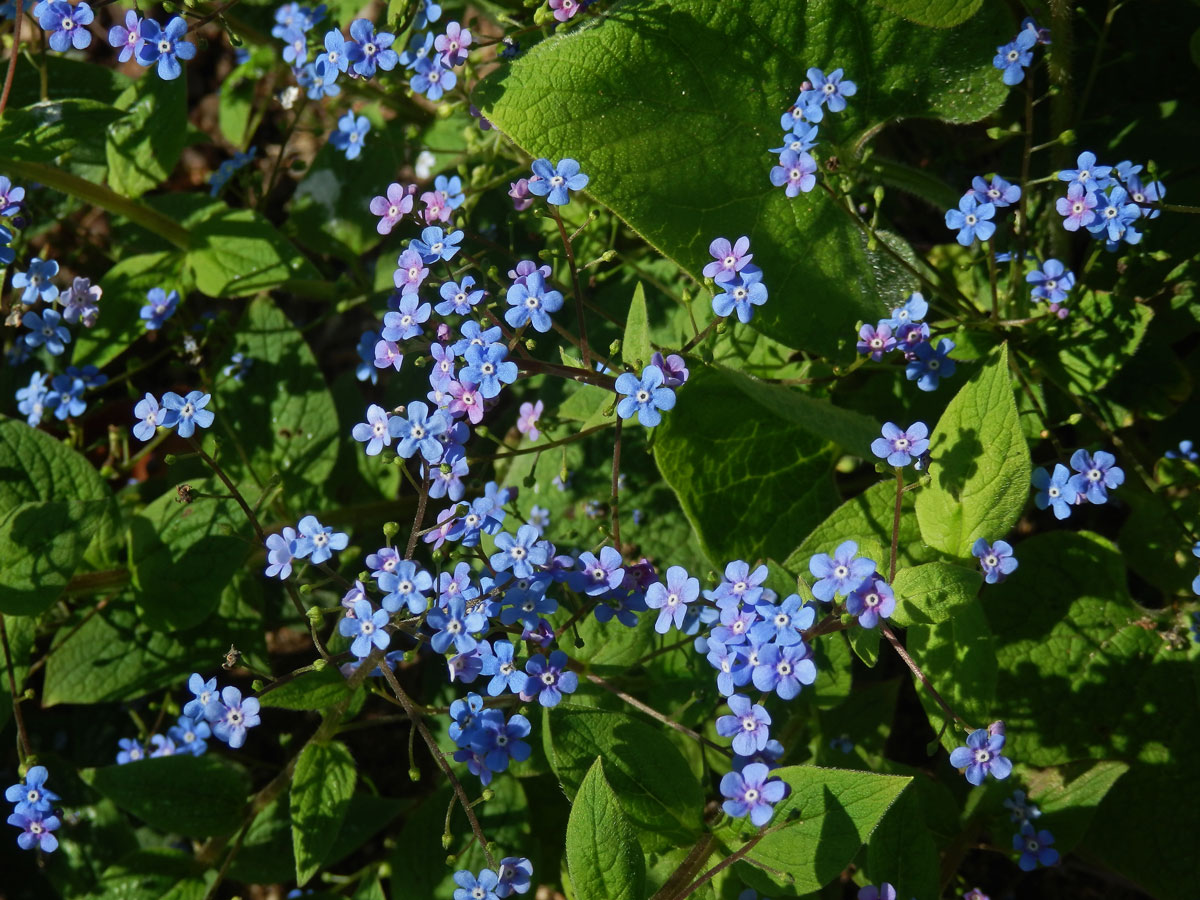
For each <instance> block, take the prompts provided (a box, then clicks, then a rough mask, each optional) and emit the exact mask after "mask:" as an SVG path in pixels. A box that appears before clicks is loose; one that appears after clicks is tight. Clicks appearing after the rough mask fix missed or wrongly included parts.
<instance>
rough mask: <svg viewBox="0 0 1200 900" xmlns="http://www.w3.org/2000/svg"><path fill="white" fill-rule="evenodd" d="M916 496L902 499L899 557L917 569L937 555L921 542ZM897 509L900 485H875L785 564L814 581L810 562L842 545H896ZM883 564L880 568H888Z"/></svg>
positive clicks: (832, 517) (833, 516)
mask: <svg viewBox="0 0 1200 900" xmlns="http://www.w3.org/2000/svg"><path fill="white" fill-rule="evenodd" d="M913 503H914V501H913V495H912V492H911V491H910V492H908V493H906V494H904V495H903V496H902V497H901V504H902V505H901V507H900V541H899V547H898V552H897V555H896V558H897V564H898V565H917V564H919V563H922V562H925V561H926V560H928V559H931V558H932V556H933V554H932V553H931V552H930V550H929V548H928V547H926V546H925V545H924V544H922V542H921V532H920V529H919V528H918V527H917V517H916V515H915V514H914V513H913ZM895 508H896V483H895V482H894V481H881V482H879V483H878V484H873V485H871V487H869V488H867V489H866V490H865V491H863V492H862V493H861V494H859V495H858V496H857V497H853V498H851V499H849V500H847V501H846V502H845V503H843V504H842V505H841V506H839V507H838V508H837V509H835V510H834V511H833V512H832V513H830V515H829V517H828V518H827V519H826V520H825V521H824V522H822V523H821V524H820V525H818V526H817V527H816V528H814V529H813V530H812V531H811V532H810V533H809V535H808V537H806V538H805V539H804V541H803V542H802V543H801V544H800V546H799V547H797V548H796V549H795V550H793V551H792V553H791V555H790V556H788V557H787V559H785V560H784V562H783V568H784V569H786V570H787V571H788V572H789V573H791V574H792V575H800V576H802V577H803V578H805V579H811V577H812V576H811V575H810V573H809V570H808V561H809V560H810V559H812V558H813V556H815V555H816V554H818V553H832V552H833V551H834V548H835V547H837V545H838V544H840V543H842V541H854V542H855V543H857V544H858V546H859V547H860V548H862V547H865V546H867V545H868V544H874V545H877V546H879V547H888V548H890V547H891V545H892V530H891V529H892V516H893V514H894V513H895ZM884 564H885V562H884V560H880V565H884Z"/></svg>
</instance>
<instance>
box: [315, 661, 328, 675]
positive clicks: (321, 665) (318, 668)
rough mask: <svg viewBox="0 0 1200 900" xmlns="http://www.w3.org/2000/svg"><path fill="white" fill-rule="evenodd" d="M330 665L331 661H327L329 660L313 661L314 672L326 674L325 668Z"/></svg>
mask: <svg viewBox="0 0 1200 900" xmlns="http://www.w3.org/2000/svg"><path fill="white" fill-rule="evenodd" d="M328 665H329V660H327V659H317V660H313V664H312V667H313V671H314V672H324V671H325V667H326V666H328Z"/></svg>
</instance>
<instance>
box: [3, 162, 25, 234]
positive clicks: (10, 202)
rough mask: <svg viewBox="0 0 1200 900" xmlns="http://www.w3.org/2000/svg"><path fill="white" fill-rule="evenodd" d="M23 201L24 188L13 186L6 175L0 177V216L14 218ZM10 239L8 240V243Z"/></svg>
mask: <svg viewBox="0 0 1200 900" xmlns="http://www.w3.org/2000/svg"><path fill="white" fill-rule="evenodd" d="M24 200H25V188H23V187H20V186H14V185H13V183H12V181H11V180H10V179H9V177H8V176H7V175H0V216H15V215H16V214H17V213H19V212H20V211H21V203H22V202H23V201H24ZM11 241H12V237H11V236H10V237H9V238H8V241H6V242H5V243H9V242H11Z"/></svg>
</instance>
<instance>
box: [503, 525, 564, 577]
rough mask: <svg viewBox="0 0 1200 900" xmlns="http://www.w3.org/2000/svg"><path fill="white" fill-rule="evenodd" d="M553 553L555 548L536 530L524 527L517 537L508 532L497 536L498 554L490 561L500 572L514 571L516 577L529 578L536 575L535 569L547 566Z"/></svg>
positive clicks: (518, 530)
mask: <svg viewBox="0 0 1200 900" xmlns="http://www.w3.org/2000/svg"><path fill="white" fill-rule="evenodd" d="M553 553H554V548H553V546H552V545H551V544H550V542H549V541H544V540H542V539H541V534H540V532H539V531H538V530H537V529H536V528H534V527H533V526H532V525H522V526H521V527H520V528H518V529H517V533H516V535H515V536H514V535H512V534H509V533H508V532H507V531H505V532H501V533H500V534H498V535H496V552H495V553H493V554H492V555H491V557H490V560H489V561H490V562H491V564H492V568H493V569H495V570H496V571H498V572H503V571H506V570H508V569H512V573H513V575H514V576H515V577H517V578H529V577H530V576H532V575H533V574H534V569H533V567H534V566H544V565H546V563H548V562H549V561H550V557H551V556H552V555H553Z"/></svg>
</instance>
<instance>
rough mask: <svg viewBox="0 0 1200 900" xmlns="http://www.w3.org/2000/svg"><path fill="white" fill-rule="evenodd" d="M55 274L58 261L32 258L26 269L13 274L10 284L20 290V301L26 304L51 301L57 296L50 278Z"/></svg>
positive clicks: (31, 304)
mask: <svg viewBox="0 0 1200 900" xmlns="http://www.w3.org/2000/svg"><path fill="white" fill-rule="evenodd" d="M10 240H11V238H10ZM57 274H58V263H57V262H55V261H54V260H52V259H45V260H43V259H40V258H39V259H34V260H31V261H30V263H29V268H28V269H27V270H26V271H24V272H18V273H17V274H16V275H14V276H13V280H12V286H13V287H14V288H16V289H17V290H20V291H22V293H21V302H22V303H24V304H25V305H26V306H33V305H34V304H36V303H37V302H38V301H39V300H41V301H42V302H44V303H53V302H54V301H55V300H56V299H57V298H58V288H57V287H56V286H55V285H54V283H53V282H52V281H51V279H52V278H54V276H55V275H57ZM55 315H57V313H55Z"/></svg>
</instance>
